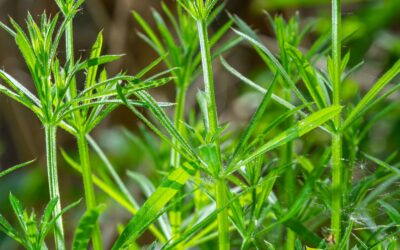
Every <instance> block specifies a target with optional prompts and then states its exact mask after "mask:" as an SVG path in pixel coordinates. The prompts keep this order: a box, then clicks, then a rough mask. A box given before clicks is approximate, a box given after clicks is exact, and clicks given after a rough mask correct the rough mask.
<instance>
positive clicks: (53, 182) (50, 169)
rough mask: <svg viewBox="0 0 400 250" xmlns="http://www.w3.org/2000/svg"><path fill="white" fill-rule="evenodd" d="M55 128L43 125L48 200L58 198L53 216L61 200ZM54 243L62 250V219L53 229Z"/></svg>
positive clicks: (57, 210)
mask: <svg viewBox="0 0 400 250" xmlns="http://www.w3.org/2000/svg"><path fill="white" fill-rule="evenodd" d="M56 133H57V126H53V125H45V137H46V159H47V176H48V182H49V193H50V200H52V199H54V198H58V202H57V205H56V207H55V209H54V212H53V216H57V215H58V214H60V213H61V198H60V190H59V187H58V174H57V145H56V143H57V139H56ZM54 234H55V242H56V249H57V250H64V249H65V245H64V229H63V222H62V217H61V216H60V217H59V218H58V219H57V222H56V226H55V229H54Z"/></svg>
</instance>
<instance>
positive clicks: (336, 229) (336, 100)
mask: <svg viewBox="0 0 400 250" xmlns="http://www.w3.org/2000/svg"><path fill="white" fill-rule="evenodd" d="M340 8H341V3H340V0H332V60H333V70H334V72H332V74H333V75H332V78H333V79H332V81H333V105H337V106H340V84H341V31H340V26H341V11H340ZM341 123H342V118H341V113H339V114H338V115H337V116H336V117H335V118H334V125H335V128H336V132H335V133H334V134H333V137H332V168H333V172H332V221H331V230H332V234H333V236H334V239H335V242H336V246H338V245H339V244H340V240H341V220H342V172H343V170H342V144H343V138H342V134H341V131H340V127H341Z"/></svg>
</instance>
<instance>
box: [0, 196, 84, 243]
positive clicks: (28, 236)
mask: <svg viewBox="0 0 400 250" xmlns="http://www.w3.org/2000/svg"><path fill="white" fill-rule="evenodd" d="M9 200H10V204H11V206H12V209H13V211H14V214H15V216H16V218H17V221H18V224H19V227H20V230H17V229H15V228H13V227H12V226H11V225H10V223H9V222H8V221H7V220H6V219H5V218H4V217H3V216H2V215H0V230H1V231H2V232H4V233H5V234H7V235H8V236H9V237H11V238H12V239H14V240H15V241H17V242H18V243H19V244H21V245H22V246H23V247H24V248H25V249H30V250H42V249H47V247H46V244H45V239H46V236H47V235H48V233H49V232H50V231H51V229H52V228H53V227H54V226H55V224H56V221H57V218H58V217H61V216H62V215H63V214H64V213H66V212H68V211H69V210H70V209H72V208H74V207H75V206H77V205H78V204H79V202H80V201H77V202H75V203H72V204H71V205H69V206H67V207H65V208H64V209H63V210H62V211H61V212H60V213H59V214H56V215H55V216H53V215H52V214H54V211H55V208H56V205H57V203H58V198H55V199H52V200H51V201H50V202H49V203H48V204H47V206H46V208H45V210H44V212H43V215H42V216H41V218H40V220H38V219H37V216H36V214H35V212H34V211H32V212H31V213H28V212H27V211H26V210H25V209H24V207H23V206H22V204H21V202H20V201H19V200H18V199H17V198H16V197H15V196H13V195H12V194H11V193H10V196H9Z"/></svg>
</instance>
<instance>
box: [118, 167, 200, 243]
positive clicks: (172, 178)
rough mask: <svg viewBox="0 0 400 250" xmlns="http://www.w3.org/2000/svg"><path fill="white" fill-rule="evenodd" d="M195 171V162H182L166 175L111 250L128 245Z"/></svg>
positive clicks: (150, 222)
mask: <svg viewBox="0 0 400 250" xmlns="http://www.w3.org/2000/svg"><path fill="white" fill-rule="evenodd" d="M196 171H197V167H196V164H192V163H188V162H186V163H184V164H183V165H182V166H181V167H179V168H177V169H175V170H174V171H173V172H172V173H171V174H169V175H168V177H166V178H165V179H164V180H163V181H162V183H161V185H160V186H159V187H158V188H157V190H156V191H155V192H154V193H153V195H152V196H151V197H150V198H149V199H147V201H146V202H145V203H144V205H143V206H142V207H141V208H140V209H139V211H138V212H137V214H136V216H135V217H133V219H132V220H131V221H130V222H129V223H128V224H127V226H126V227H125V229H124V231H123V232H122V233H121V235H120V237H119V238H118V239H117V241H116V242H115V243H114V245H113V247H112V250H119V249H124V248H127V247H129V245H131V244H132V243H133V242H134V240H135V239H137V237H139V236H140V235H141V234H142V233H143V232H144V230H146V229H147V228H148V227H149V226H150V225H151V224H152V223H153V222H154V221H155V220H156V219H157V218H158V217H159V216H160V215H161V212H162V209H163V208H164V207H165V205H166V204H167V203H168V202H169V201H170V200H171V199H172V198H173V197H174V196H175V195H176V194H177V193H178V192H179V190H180V189H181V188H182V187H183V185H185V183H186V181H188V180H189V178H190V177H191V176H193V175H194V174H195V172H196Z"/></svg>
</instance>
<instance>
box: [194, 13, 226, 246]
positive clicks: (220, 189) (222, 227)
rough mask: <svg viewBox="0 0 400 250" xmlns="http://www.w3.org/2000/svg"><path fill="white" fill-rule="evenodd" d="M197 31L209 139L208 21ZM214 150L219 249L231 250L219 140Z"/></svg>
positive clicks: (213, 128) (212, 110)
mask: <svg viewBox="0 0 400 250" xmlns="http://www.w3.org/2000/svg"><path fill="white" fill-rule="evenodd" d="M197 30H198V34H199V42H200V49H201V58H202V66H203V77H204V85H205V86H204V87H205V94H206V101H207V119H206V121H207V122H206V126H207V132H208V135H209V136H208V137H209V138H214V137H215V136H216V133H217V130H218V116H217V105H216V101H215V90H214V78H213V70H212V60H211V50H210V44H209V40H208V32H207V20H206V19H201V20H198V21H197ZM211 143H212V144H213V149H214V152H213V153H214V157H215V159H217V160H216V161H217V162H216V163H214V164H217V166H210V167H211V168H213V171H214V173H215V174H216V175H218V176H217V182H216V185H215V193H216V202H217V208H223V209H222V210H221V212H220V213H219V214H218V232H219V249H220V250H225V249H226V250H227V249H229V214H228V208H227V193H226V188H227V187H226V183H225V179H224V178H222V176H223V175H224V171H223V168H222V164H221V153H220V146H219V142H218V138H214V139H213V140H212V142H211Z"/></svg>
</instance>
